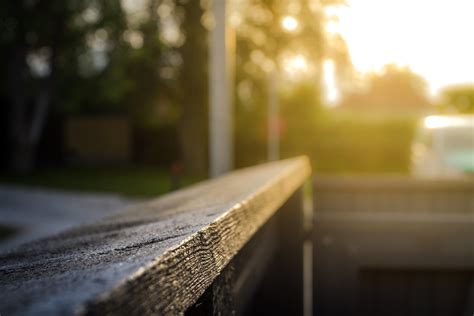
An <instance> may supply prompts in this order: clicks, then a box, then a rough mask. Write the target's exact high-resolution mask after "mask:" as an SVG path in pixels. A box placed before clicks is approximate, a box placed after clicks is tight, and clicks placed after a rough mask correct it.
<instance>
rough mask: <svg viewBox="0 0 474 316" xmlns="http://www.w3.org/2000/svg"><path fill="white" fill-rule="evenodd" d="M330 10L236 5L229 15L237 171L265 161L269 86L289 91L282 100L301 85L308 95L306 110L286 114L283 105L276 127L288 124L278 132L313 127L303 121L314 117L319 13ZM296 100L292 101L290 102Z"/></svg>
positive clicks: (278, 3)
mask: <svg viewBox="0 0 474 316" xmlns="http://www.w3.org/2000/svg"><path fill="white" fill-rule="evenodd" d="M334 4H335V2H332V1H311V0H294V1H287V0H268V1H256V0H249V1H242V2H239V3H238V5H237V7H236V8H235V9H234V10H233V11H232V12H234V14H232V15H231V22H233V23H234V24H235V25H236V32H237V58H236V63H237V64H236V81H237V86H236V92H237V93H236V96H237V99H236V118H237V120H236V140H237V146H240V148H238V149H237V150H236V153H237V163H238V164H239V165H248V164H252V163H255V162H256V161H259V160H264V159H266V154H265V148H266V146H265V142H266V138H267V135H266V132H267V128H266V127H267V123H268V122H267V119H268V118H267V99H268V92H269V81H270V80H275V81H277V85H278V86H279V89H280V90H281V89H285V88H286V87H290V89H287V91H286V92H285V94H286V93H293V92H294V93H299V92H298V91H299V90H298V89H296V88H295V89H292V88H291V86H293V85H296V86H295V87H297V86H299V83H301V82H303V83H302V85H303V86H305V90H306V91H307V92H309V90H312V92H311V93H312V97H311V98H310V99H308V100H307V103H306V104H305V105H304V106H303V107H304V108H305V110H303V108H301V109H298V110H296V108H294V109H293V110H289V111H287V109H284V107H285V106H286V105H282V111H281V112H280V115H281V118H280V120H279V121H280V122H281V124H283V125H284V124H287V123H288V124H287V125H286V127H283V125H282V126H281V127H282V128H286V129H287V130H293V129H299V128H300V127H301V126H302V125H305V124H306V122H307V121H311V122H313V117H312V116H309V117H308V116H306V115H307V114H308V112H311V113H312V114H314V112H315V109H317V108H318V107H319V106H320V101H319V98H320V89H319V87H320V82H321V77H322V61H323V57H324V54H325V44H326V43H325V36H324V22H325V21H324V17H323V13H324V12H323V9H324V7H325V6H327V5H334ZM236 12H237V13H236ZM295 66H296V67H295ZM294 68H298V69H294ZM295 70H296V71H295ZM298 72H301V73H298ZM297 90H298V91H297ZM286 97H288V100H289V99H291V98H290V97H289V96H286ZM286 97H285V98H286ZM298 98H299V97H298V96H296V95H295V99H298ZM289 108H291V107H288V109H289ZM306 110H307V111H306ZM287 115H290V116H291V119H290V118H289V117H287ZM297 117H298V118H297ZM283 122H286V123H283ZM297 122H298V123H297ZM294 123H295V124H294ZM257 144H258V146H257ZM298 144H301V141H300V142H298ZM261 148H263V151H262V150H261ZM244 155H245V156H251V155H255V157H253V158H249V157H244Z"/></svg>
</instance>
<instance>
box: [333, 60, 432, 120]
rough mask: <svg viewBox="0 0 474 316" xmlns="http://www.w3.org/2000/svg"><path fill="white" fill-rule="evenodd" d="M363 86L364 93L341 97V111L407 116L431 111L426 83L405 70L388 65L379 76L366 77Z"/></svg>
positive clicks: (377, 74) (373, 74)
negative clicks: (391, 113) (379, 111)
mask: <svg viewBox="0 0 474 316" xmlns="http://www.w3.org/2000/svg"><path fill="white" fill-rule="evenodd" d="M365 82H366V85H367V88H366V89H365V91H362V92H355V93H354V92H352V93H348V94H346V95H345V96H343V99H342V101H341V102H340V104H339V105H340V107H341V108H347V109H360V110H389V111H405V112H410V111H420V110H422V111H423V110H429V109H430V107H431V103H430V102H429V100H428V98H427V96H426V82H425V81H424V79H423V78H422V77H420V76H419V75H417V74H415V73H413V72H412V71H411V70H410V69H409V68H408V67H399V66H397V65H387V66H385V67H384V69H383V70H382V72H381V73H372V74H370V75H368V76H367V78H365Z"/></svg>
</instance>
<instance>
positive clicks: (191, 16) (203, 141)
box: [178, 1, 208, 175]
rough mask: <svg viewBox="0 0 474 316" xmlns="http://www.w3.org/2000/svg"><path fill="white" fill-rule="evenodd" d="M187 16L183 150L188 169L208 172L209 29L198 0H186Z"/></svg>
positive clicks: (182, 96) (181, 128)
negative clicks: (202, 18)
mask: <svg viewBox="0 0 474 316" xmlns="http://www.w3.org/2000/svg"><path fill="white" fill-rule="evenodd" d="M183 8H184V10H185V14H186V18H185V19H184V21H183V31H184V33H185V36H186V41H185V43H184V45H183V46H182V47H181V48H180V53H181V56H182V59H183V67H182V69H181V78H180V88H181V89H180V91H179V93H180V94H179V99H180V102H181V105H182V109H183V112H182V115H181V118H180V122H179V131H178V132H179V138H180V143H181V153H182V159H183V163H184V167H185V169H186V171H188V172H190V173H193V174H200V175H206V174H207V157H208V141H207V135H208V133H207V131H208V127H207V122H208V107H207V104H208V102H207V101H208V79H207V78H208V76H207V64H208V62H207V31H206V29H205V28H204V27H203V25H202V24H201V16H202V14H203V10H202V8H201V7H200V2H199V1H188V2H186V3H185V4H183Z"/></svg>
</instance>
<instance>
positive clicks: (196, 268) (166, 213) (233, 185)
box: [0, 158, 310, 315]
mask: <svg viewBox="0 0 474 316" xmlns="http://www.w3.org/2000/svg"><path fill="white" fill-rule="evenodd" d="M309 175H310V167H309V163H308V161H307V159H306V158H296V159H291V160H285V161H280V162H274V163H268V164H265V165H261V166H257V167H252V168H247V169H243V170H240V171H236V172H233V173H230V174H228V175H226V176H223V177H220V178H217V179H215V180H210V181H206V182H203V183H201V184H198V185H196V186H193V187H190V188H187V189H184V190H181V191H178V192H176V193H172V194H169V195H167V196H164V197H162V198H159V199H156V200H154V201H150V202H147V203H144V204H141V205H138V206H135V207H132V208H129V209H127V210H126V211H125V212H123V213H121V214H120V215H118V216H114V217H110V218H107V219H105V220H102V221H100V222H97V223H94V224H92V225H88V226H83V227H79V228H76V229H73V230H69V231H66V232H64V233H61V234H59V235H56V236H54V237H51V238H48V239H44V240H41V241H38V242H34V243H30V244H27V245H24V246H22V247H20V248H18V249H16V250H14V251H12V252H10V253H8V254H6V255H3V256H0V280H1V281H0V293H1V295H0V314H1V315H65V314H66V315H69V314H85V315H165V314H166V315H168V314H171V315H174V314H189V315H194V314H207V315H235V314H244V313H245V314H252V313H253V314H263V311H264V312H265V314H269V315H271V314H277V313H278V314H282V315H298V314H302V312H303V296H304V293H303V269H302V268H303V246H302V245H303V239H304V232H303V211H302V204H303V201H302V199H303V194H302V190H301V187H302V185H303V183H304V181H305V180H306V179H307V178H308V176H309Z"/></svg>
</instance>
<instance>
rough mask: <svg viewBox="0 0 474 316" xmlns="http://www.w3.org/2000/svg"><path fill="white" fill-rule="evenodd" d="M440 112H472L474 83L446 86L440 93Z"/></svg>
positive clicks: (473, 106)
mask: <svg viewBox="0 0 474 316" xmlns="http://www.w3.org/2000/svg"><path fill="white" fill-rule="evenodd" d="M441 98H442V103H441V105H440V106H439V110H440V111H441V112H445V113H450V112H455V113H474V85H460V86H453V87H449V88H446V89H445V90H443V91H442V93H441Z"/></svg>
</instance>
